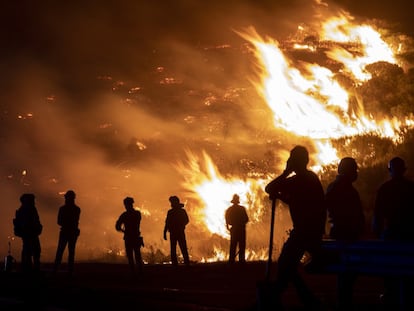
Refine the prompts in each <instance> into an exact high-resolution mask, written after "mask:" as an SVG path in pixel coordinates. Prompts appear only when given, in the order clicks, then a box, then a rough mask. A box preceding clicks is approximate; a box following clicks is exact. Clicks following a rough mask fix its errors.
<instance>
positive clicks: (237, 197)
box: [231, 194, 240, 204]
mask: <svg viewBox="0 0 414 311" xmlns="http://www.w3.org/2000/svg"><path fill="white" fill-rule="evenodd" d="M231 203H234V204H237V203H240V197H239V196H238V195H237V194H234V195H233V199H232V200H231Z"/></svg>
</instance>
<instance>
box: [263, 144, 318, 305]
mask: <svg viewBox="0 0 414 311" xmlns="http://www.w3.org/2000/svg"><path fill="white" fill-rule="evenodd" d="M308 162H309V154H308V151H307V149H306V148H305V147H303V146H296V147H294V148H293V149H292V150H291V152H290V157H289V159H288V160H287V163H286V168H285V170H284V172H283V173H282V174H281V175H280V176H278V177H277V178H276V179H274V180H273V181H271V182H270V183H269V184H268V185H267V186H266V187H265V191H266V192H267V193H268V194H269V197H270V199H271V200H276V199H280V200H282V201H283V202H284V203H286V204H288V205H289V210H290V215H291V218H292V225H293V228H292V230H291V231H290V234H289V237H288V239H287V240H286V242H285V243H284V245H283V248H282V250H281V253H280V255H279V259H278V262H277V278H276V281H275V283H274V287H275V290H276V293H275V297H274V298H275V299H276V300H277V304H279V305H280V304H281V295H282V293H283V292H284V291H285V290H286V289H287V287H288V285H289V282H293V284H294V285H295V287H296V290H297V292H298V295H299V297H300V299H301V301H302V303H303V304H304V305H305V306H306V307H309V308H313V307H315V305H319V301H318V299H316V297H315V296H314V295H313V293H312V292H311V291H310V289H309V288H308V287H307V286H306V284H305V282H304V280H303V279H302V277H301V276H300V274H299V271H298V266H299V264H300V261H301V259H302V257H303V255H304V253H305V251H307V252H308V253H309V254H311V255H312V256H315V257H316V256H317V254H318V253H319V251H320V246H321V241H322V236H323V233H324V230H325V223H326V208H325V205H324V203H325V202H324V190H323V187H322V184H321V182H320V180H319V178H318V176H317V175H316V174H315V173H314V172H312V171H310V170H308V169H307V165H308ZM292 173H295V174H294V175H293V176H290V175H291V174H292Z"/></svg>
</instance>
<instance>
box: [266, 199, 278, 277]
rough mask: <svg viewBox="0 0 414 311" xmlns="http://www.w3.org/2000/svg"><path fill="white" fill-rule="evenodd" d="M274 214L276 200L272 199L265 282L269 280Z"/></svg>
mask: <svg viewBox="0 0 414 311" xmlns="http://www.w3.org/2000/svg"><path fill="white" fill-rule="evenodd" d="M275 214H276V199H272V215H271V220H270V239H269V255H268V258H267V267H266V280H269V278H270V268H271V266H272V253H273V233H274V228H275Z"/></svg>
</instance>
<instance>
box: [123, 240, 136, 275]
mask: <svg viewBox="0 0 414 311" xmlns="http://www.w3.org/2000/svg"><path fill="white" fill-rule="evenodd" d="M125 254H126V256H127V258H128V264H129V268H130V269H131V272H135V264H134V254H133V244H132V243H131V242H130V241H128V240H125Z"/></svg>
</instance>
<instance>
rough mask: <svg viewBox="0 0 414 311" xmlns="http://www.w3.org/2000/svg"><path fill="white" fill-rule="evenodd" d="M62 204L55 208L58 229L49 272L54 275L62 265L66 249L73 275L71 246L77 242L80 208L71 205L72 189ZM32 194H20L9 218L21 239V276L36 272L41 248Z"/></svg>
mask: <svg viewBox="0 0 414 311" xmlns="http://www.w3.org/2000/svg"><path fill="white" fill-rule="evenodd" d="M64 197H65V203H64V205H62V206H61V207H60V208H59V211H58V216H57V224H58V225H59V226H60V232H59V240H58V246H57V251H56V257H55V264H54V269H53V272H54V273H56V272H57V271H58V269H59V267H60V264H61V262H62V256H63V253H64V251H65V249H66V247H67V248H68V272H69V274H72V273H73V268H74V262H75V247H76V241H77V239H78V236H79V233H80V230H79V217H80V211H81V210H80V208H79V206H77V205H76V204H75V198H76V194H75V192H74V191H73V190H69V191H67V192H66V193H65V195H64ZM35 201H36V200H35V195H34V194H32V193H24V194H22V195H21V196H20V203H21V205H20V207H19V208H18V209H17V210H16V214H15V217H14V219H13V228H14V234H15V235H16V236H18V237H20V238H21V239H22V253H21V265H22V271H23V272H25V273H37V272H40V254H41V246H40V240H39V236H40V235H41V233H42V230H43V225H42V224H41V221H40V217H39V214H38V212H37V208H36V203H35Z"/></svg>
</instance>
